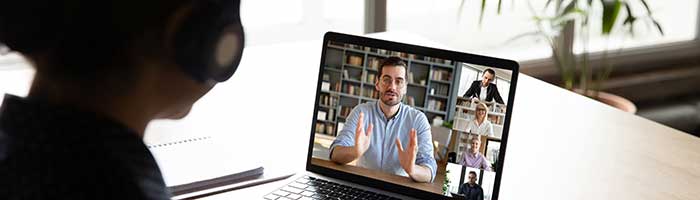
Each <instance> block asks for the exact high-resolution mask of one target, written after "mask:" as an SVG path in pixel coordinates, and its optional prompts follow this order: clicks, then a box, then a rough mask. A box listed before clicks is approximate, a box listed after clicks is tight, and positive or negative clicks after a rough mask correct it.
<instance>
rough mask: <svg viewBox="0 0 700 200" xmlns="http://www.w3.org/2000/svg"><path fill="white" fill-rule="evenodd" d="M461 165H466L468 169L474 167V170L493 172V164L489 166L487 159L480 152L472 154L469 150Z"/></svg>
mask: <svg viewBox="0 0 700 200" xmlns="http://www.w3.org/2000/svg"><path fill="white" fill-rule="evenodd" d="M460 164H461V165H465V166H467V167H473V168H478V169H483V170H486V171H492V170H491V164H489V162H488V160H487V159H486V157H484V155H483V154H481V153H479V152H476V153H472V152H470V151H469V150H467V152H466V153H465V155H464V156H462V162H460Z"/></svg>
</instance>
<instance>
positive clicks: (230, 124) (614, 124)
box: [0, 34, 700, 200]
mask: <svg viewBox="0 0 700 200" xmlns="http://www.w3.org/2000/svg"><path fill="white" fill-rule="evenodd" d="M377 37H380V38H384V39H390V40H395V41H396V40H398V41H404V42H410V43H414V44H416V43H418V44H421V43H423V44H426V43H425V42H424V41H425V40H424V39H420V37H417V36H411V35H407V36H406V34H399V35H397V34H385V35H383V36H382V35H380V36H377ZM319 38H321V36H319ZM407 38H408V39H407ZM415 38H418V39H415ZM422 41H423V42H422ZM428 45H429V46H433V47H438V48H441V46H437V45H430V44H428ZM320 50H321V42H320V41H314V42H302V43H291V44H280V45H270V46H257V47H250V48H246V51H245V53H244V54H245V55H244V59H243V60H242V62H241V66H240V67H239V69H238V72H236V75H234V77H233V78H232V79H231V80H230V81H228V82H225V83H223V84H219V85H218V86H217V87H216V88H214V89H213V90H212V91H211V92H210V94H208V95H207V96H205V97H204V98H203V99H202V100H200V102H199V103H197V104H196V105H195V107H194V109H193V112H192V113H190V116H188V117H187V118H185V119H184V120H182V121H176V122H172V121H165V122H156V123H152V125H149V130H147V132H146V138H145V140H146V142H147V143H151V142H160V141H169V140H178V139H179V138H180V137H184V138H188V137H191V136H192V135H195V136H201V135H206V134H218V135H224V136H230V138H231V140H232V141H239V143H241V145H242V146H237V145H232V148H236V149H239V150H240V151H239V152H241V153H243V154H250V153H251V152H255V154H258V155H259V157H260V158H261V159H263V161H264V162H265V163H267V164H266V165H265V167H266V170H274V169H275V168H284V169H287V170H291V171H297V172H303V169H304V166H305V162H306V155H307V152H306V151H307V149H308V146H307V145H308V142H309V132H310V131H309V130H311V123H310V122H309V120H310V119H311V118H312V116H313V112H312V110H313V106H314V105H313V102H314V98H315V89H316V84H317V83H316V80H317V78H318V71H317V70H318V64H319V63H318V61H319V55H320ZM270 55H275V56H276V59H275V60H276V62H284V63H285V64H270V63H269V62H266V61H265V60H268V59H269V56H270ZM1 74H2V77H0V82H2V83H1V84H0V87H3V88H2V89H0V90H4V91H20V93H19V94H20V95H22V93H21V92H23V91H26V89H16V88H17V87H23V86H22V85H21V84H20V85H18V84H15V83H17V81H14V82H10V83H9V84H8V83H6V82H5V81H8V80H13V79H15V80H16V78H13V77H12V76H14V75H15V74H13V73H12V72H11V71H3V72H1ZM17 74H27V73H26V72H24V71H20V72H17ZM29 74H30V75H31V73H29ZM291 74H294V75H291ZM261 77H263V79H261ZM30 79H31V77H29V78H28V80H30ZM261 80H274V81H272V82H265V81H261ZM25 81H26V80H25ZM19 82H22V81H19ZM26 82H28V81H26ZM278 83H284V84H278ZM251 85H252V86H255V87H252V86H251ZM24 87H27V88H28V84H27V85H24ZM270 91H273V92H270ZM25 94H26V93H25ZM241 96H244V98H242V97H241ZM251 96H255V97H256V98H252V97H251ZM280 97H293V98H285V99H284V101H280ZM233 102H235V103H233ZM512 106H514V107H513V116H512V124H511V127H510V137H509V138H508V146H507V151H506V158H505V162H504V169H503V178H502V185H501V194H500V197H501V199H552V200H560V199H590V198H591V197H594V198H596V199H616V200H627V199H629V200H640V199H642V200H644V199H649V200H652V199H653V200H656V199H676V200H697V199H698V197H700V190H698V188H700V139H699V138H697V137H694V136H691V135H689V134H686V133H683V132H681V131H678V130H675V129H672V128H669V127H667V126H664V125H661V124H658V123H656V122H653V121H650V120H647V119H644V118H642V117H639V116H635V115H632V114H628V113H624V112H622V111H619V110H616V109H614V108H612V107H609V106H607V105H604V104H601V103H599V102H596V101H593V100H591V99H588V98H586V97H583V96H580V95H577V94H575V93H572V92H569V91H567V90H564V89H561V88H559V87H556V86H554V85H550V84H548V83H545V82H543V81H540V80H537V79H534V78H532V77H529V76H527V75H523V74H521V75H520V79H519V80H518V83H517V89H516V95H515V102H514V104H513V105H512ZM275 113H277V114H275ZM251 119H256V120H251ZM240 141H264V142H240ZM251 148H258V149H260V150H259V151H251V150H248V149H251ZM290 181H291V179H288V180H285V181H280V182H274V183H270V184H265V185H261V186H256V187H251V188H247V189H243V190H238V191H233V192H228V193H224V194H221V195H217V196H212V197H210V198H212V199H232V198H233V199H240V198H241V197H248V198H249V199H250V198H257V197H261V196H263V195H265V194H267V193H268V192H271V191H272V190H274V189H276V188H279V187H281V186H282V185H284V184H286V183H288V182H290Z"/></svg>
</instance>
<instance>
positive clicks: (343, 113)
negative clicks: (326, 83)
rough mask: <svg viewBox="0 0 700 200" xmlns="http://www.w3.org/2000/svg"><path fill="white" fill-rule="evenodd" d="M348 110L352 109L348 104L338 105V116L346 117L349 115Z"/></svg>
mask: <svg viewBox="0 0 700 200" xmlns="http://www.w3.org/2000/svg"><path fill="white" fill-rule="evenodd" d="M350 111H352V108H351V107H348V106H340V113H339V114H340V116H341V117H343V118H347V117H348V115H350Z"/></svg>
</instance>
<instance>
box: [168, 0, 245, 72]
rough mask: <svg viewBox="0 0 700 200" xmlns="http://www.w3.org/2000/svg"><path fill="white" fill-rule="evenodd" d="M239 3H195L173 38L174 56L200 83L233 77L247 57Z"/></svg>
mask: <svg viewBox="0 0 700 200" xmlns="http://www.w3.org/2000/svg"><path fill="white" fill-rule="evenodd" d="M239 13H240V1H239V0H198V1H193V4H192V9H191V12H190V13H189V15H188V16H187V17H186V18H185V19H184V20H183V23H182V24H180V26H179V27H178V28H177V29H176V30H175V33H174V35H173V41H172V42H173V44H172V46H171V47H173V56H174V60H175V62H176V63H177V64H178V65H180V66H181V67H182V69H183V70H184V72H185V73H186V74H188V75H190V76H191V77H192V78H193V79H195V80H197V81H199V82H200V83H211V82H214V83H215V82H224V81H226V80H228V79H229V78H231V76H233V74H234V73H235V72H236V69H237V68H238V64H239V63H240V61H241V56H242V55H243V47H244V45H245V38H244V33H243V26H242V24H241V18H240V14H239Z"/></svg>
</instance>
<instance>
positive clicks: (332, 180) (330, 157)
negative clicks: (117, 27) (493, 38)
mask: <svg viewBox="0 0 700 200" xmlns="http://www.w3.org/2000/svg"><path fill="white" fill-rule="evenodd" d="M517 78H518V64H517V63H516V62H514V61H511V60H504V59H498V58H491V57H486V56H480V55H473V54H467V53H460V52H454V51H448V50H441V49H435V48H429V47H422V46H416V45H410V44H403V43H397V42H391V41H385V40H378V39H371V38H366V37H360V36H353V35H346V34H341V33H333V32H328V33H326V35H325V37H324V40H323V53H322V57H321V64H320V67H319V75H318V85H317V89H316V101H315V106H314V111H313V112H314V115H313V119H311V123H312V129H311V132H310V134H309V147H308V156H307V161H306V171H307V172H306V174H305V175H303V176H301V177H300V178H298V179H296V180H293V181H292V182H291V183H289V184H287V185H285V186H284V187H282V188H279V189H277V190H275V191H272V192H270V193H269V194H267V195H265V196H264V198H265V199H446V198H447V199H449V198H455V199H478V200H482V199H489V200H496V199H498V196H499V195H498V191H499V185H500V180H501V172H502V169H503V164H504V157H505V150H506V143H507V139H508V127H509V124H510V116H511V112H512V109H513V98H514V95H515V88H516V82H517Z"/></svg>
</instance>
